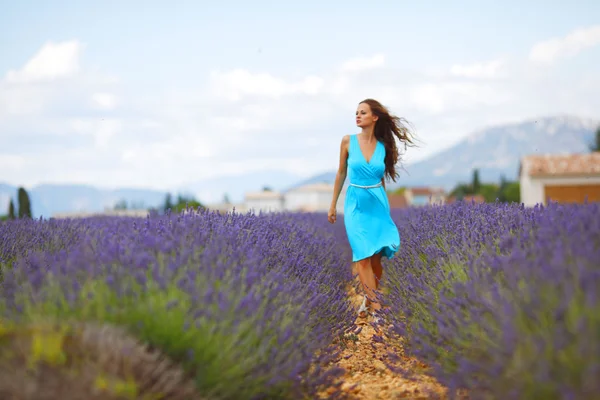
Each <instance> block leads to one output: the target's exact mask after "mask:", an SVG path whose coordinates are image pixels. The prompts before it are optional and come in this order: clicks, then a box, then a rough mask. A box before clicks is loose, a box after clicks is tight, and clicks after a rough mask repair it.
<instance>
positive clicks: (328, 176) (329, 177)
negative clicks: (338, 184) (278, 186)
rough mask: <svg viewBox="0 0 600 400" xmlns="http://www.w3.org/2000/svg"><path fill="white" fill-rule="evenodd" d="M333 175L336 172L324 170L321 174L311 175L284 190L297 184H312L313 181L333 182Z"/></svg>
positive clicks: (295, 186)
mask: <svg viewBox="0 0 600 400" xmlns="http://www.w3.org/2000/svg"><path fill="white" fill-rule="evenodd" d="M335 176H336V172H335V171H333V172H324V173H322V174H319V175H315V176H312V177H310V178H308V179H305V180H303V181H300V182H297V183H295V184H293V185H292V186H288V187H286V188H285V189H284V191H287V190H291V189H294V188H297V187H299V186H304V185H312V184H313V183H321V182H327V183H334V182H335Z"/></svg>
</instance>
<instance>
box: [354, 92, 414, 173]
mask: <svg viewBox="0 0 600 400" xmlns="http://www.w3.org/2000/svg"><path fill="white" fill-rule="evenodd" d="M360 103H361V104H362V103H364V104H368V105H369V107H370V108H371V112H372V113H373V115H376V116H377V117H378V119H377V121H376V122H375V130H374V133H375V138H376V139H377V140H379V141H380V142H382V143H383V145H384V146H385V160H384V161H385V175H387V176H388V177H389V178H390V179H392V180H393V181H394V182H396V178H397V177H398V176H399V174H398V172H397V171H396V164H398V161H399V159H400V155H399V152H398V147H397V146H396V140H395V139H396V138H398V140H399V141H400V143H403V144H404V148H405V149H406V148H407V147H408V146H415V143H414V134H413V133H411V132H410V130H409V129H408V128H407V126H406V125H410V124H409V123H408V121H406V120H405V119H404V118H400V117H397V116H395V115H392V114H391V113H390V112H389V111H388V109H387V108H386V107H384V106H383V105H382V104H381V103H380V102H378V101H377V100H374V99H365V100H363V101H361V102H360Z"/></svg>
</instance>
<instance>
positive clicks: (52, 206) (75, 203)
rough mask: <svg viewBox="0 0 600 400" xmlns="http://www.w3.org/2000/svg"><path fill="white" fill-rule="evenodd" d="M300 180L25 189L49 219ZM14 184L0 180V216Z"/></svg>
mask: <svg viewBox="0 0 600 400" xmlns="http://www.w3.org/2000/svg"><path fill="white" fill-rule="evenodd" d="M299 179H300V177H299V176H298V175H295V174H290V173H286V172H283V171H262V172H251V173H245V174H242V175H237V176H230V177H227V176H226V177H219V178H214V179H205V180H201V181H196V182H190V183H188V184H185V185H181V186H180V187H177V188H175V189H173V190H164V191H160V190H150V189H131V188H119V189H114V190H107V189H99V188H97V187H94V186H89V185H76V184H61V185H57V184H42V185H37V186H34V187H33V188H30V189H29V188H28V189H27V193H29V197H30V199H31V211H32V214H33V216H34V217H35V218H39V216H43V217H44V218H49V217H51V216H53V215H54V214H56V213H63V212H77V211H85V212H100V211H103V210H105V209H106V208H113V207H114V205H115V204H116V203H117V202H119V201H120V200H126V202H127V205H128V206H129V207H130V208H149V207H160V206H162V205H163V204H164V202H165V198H166V195H167V193H168V192H170V193H171V194H172V195H173V200H175V197H176V196H177V194H182V195H192V196H194V197H195V198H196V199H197V200H199V201H200V202H202V203H204V204H211V203H218V202H221V201H222V200H223V197H224V195H225V194H227V196H228V197H229V199H230V201H232V202H239V201H242V200H243V197H244V193H245V192H248V191H256V190H261V189H262V188H263V187H264V186H269V187H271V188H272V189H275V190H282V189H284V188H285V187H286V186H288V185H289V184H290V182H296V181H298V180H299ZM17 189H18V187H16V186H13V185H8V184H4V183H0V215H4V214H7V213H8V203H9V200H10V198H11V197H12V199H13V202H14V204H15V207H17V204H18V203H17Z"/></svg>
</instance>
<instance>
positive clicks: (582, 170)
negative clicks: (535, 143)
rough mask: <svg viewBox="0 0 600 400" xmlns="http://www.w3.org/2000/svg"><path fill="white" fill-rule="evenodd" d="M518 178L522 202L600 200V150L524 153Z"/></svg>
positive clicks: (528, 204) (542, 202) (534, 203)
mask: <svg viewBox="0 0 600 400" xmlns="http://www.w3.org/2000/svg"><path fill="white" fill-rule="evenodd" d="M519 179H520V184H521V202H522V203H523V204H524V205H525V206H534V205H536V204H538V203H539V204H544V205H545V204H547V202H548V199H550V200H551V201H556V202H559V203H583V202H584V201H585V199H586V197H587V199H588V201H589V202H596V201H600V152H593V153H587V154H557V155H529V156H525V157H523V158H522V159H521V163H520V166H519Z"/></svg>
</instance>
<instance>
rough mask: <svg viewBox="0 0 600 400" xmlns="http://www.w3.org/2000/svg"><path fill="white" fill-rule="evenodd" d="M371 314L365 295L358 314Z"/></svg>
mask: <svg viewBox="0 0 600 400" xmlns="http://www.w3.org/2000/svg"><path fill="white" fill-rule="evenodd" d="M368 314H369V309H368V308H367V296H364V297H363V302H362V304H361V305H360V308H359V309H358V316H359V317H361V318H366V317H367V315H368Z"/></svg>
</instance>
